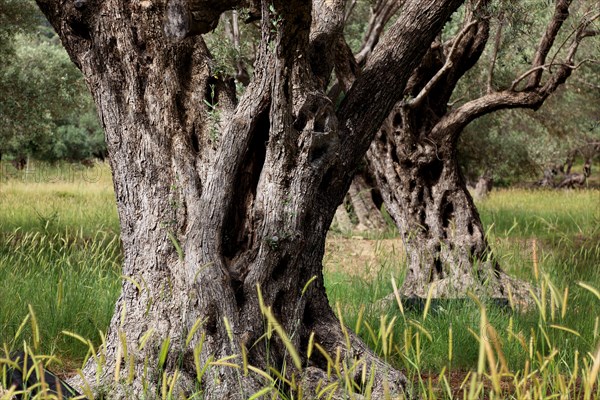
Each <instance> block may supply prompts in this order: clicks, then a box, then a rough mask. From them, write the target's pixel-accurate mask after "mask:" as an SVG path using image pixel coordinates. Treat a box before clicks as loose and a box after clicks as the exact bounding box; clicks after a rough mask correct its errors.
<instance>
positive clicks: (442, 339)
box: [0, 164, 600, 399]
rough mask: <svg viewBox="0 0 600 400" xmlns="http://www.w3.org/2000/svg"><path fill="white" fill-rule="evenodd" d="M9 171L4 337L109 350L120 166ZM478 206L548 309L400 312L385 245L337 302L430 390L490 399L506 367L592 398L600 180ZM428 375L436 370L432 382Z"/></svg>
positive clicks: (9, 342) (339, 279) (62, 352)
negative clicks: (114, 174)
mask: <svg viewBox="0 0 600 400" xmlns="http://www.w3.org/2000/svg"><path fill="white" fill-rule="evenodd" d="M10 168H11V167H8V166H6V165H4V164H2V175H1V176H0V304H1V305H2V306H1V307H0V343H2V344H4V345H5V346H6V347H8V348H14V347H20V346H22V343H23V341H25V342H28V343H32V344H37V346H38V347H37V348H36V349H35V351H36V352H38V353H39V354H54V355H57V356H58V357H59V358H60V359H62V360H64V361H67V364H68V366H67V367H65V368H69V365H70V366H72V365H76V364H77V363H78V362H80V361H81V359H82V358H83V357H84V356H85V354H86V352H87V350H88V349H87V347H86V346H85V345H84V344H82V343H81V342H80V341H79V340H77V339H75V338H73V337H70V336H68V335H65V334H64V333H62V332H63V331H69V332H74V333H76V334H77V335H80V336H81V337H84V338H86V339H91V342H92V344H93V345H94V346H96V347H98V345H99V344H100V343H101V340H102V339H101V335H100V332H103V331H105V330H106V328H107V326H108V324H109V320H110V317H111V316H112V313H113V310H114V302H115V301H116V298H117V296H118V294H119V289H120V264H121V261H122V255H121V248H120V243H119V239H118V219H117V215H116V209H115V204H114V197H113V192H112V184H111V181H110V172H109V170H108V167H107V166H106V165H97V166H95V167H93V168H92V169H89V170H88V169H81V168H78V167H72V166H69V165H67V164H65V165H59V166H55V167H45V166H42V165H38V166H36V165H34V166H33V168H32V169H30V170H29V171H25V172H18V171H14V170H11V169H10ZM478 207H479V210H480V213H481V217H482V219H483V221H484V224H485V226H486V227H487V229H488V230H489V240H490V243H491V245H492V248H493V250H494V252H495V255H496V257H498V259H499V260H500V262H501V264H502V266H503V268H504V269H505V270H507V271H508V272H510V273H511V274H513V275H516V276H518V277H521V278H524V279H529V280H531V281H533V282H534V283H535V285H536V286H537V287H538V288H539V289H540V293H542V299H540V304H544V306H540V307H538V308H537V309H535V310H533V311H530V312H528V313H525V314H523V313H518V312H513V311H511V310H507V309H506V308H499V307H497V306H494V305H487V306H486V307H485V308H481V307H480V305H479V304H478V302H477V300H476V299H468V300H466V301H464V302H462V303H457V304H450V305H448V306H446V307H445V308H443V307H442V308H436V309H430V310H428V312H427V314H426V315H425V313H424V312H423V311H408V310H407V311H403V310H401V309H400V308H399V307H398V305H397V304H396V302H395V300H392V301H388V302H385V301H382V299H384V298H386V296H389V295H390V293H392V292H393V288H392V283H391V277H392V276H393V277H394V279H395V280H396V282H397V283H398V284H400V282H401V279H402V268H403V265H404V260H403V257H402V255H401V252H400V254H398V253H396V252H393V253H385V252H383V253H381V254H380V255H379V258H378V259H379V264H380V266H379V272H378V273H375V274H373V273H371V274H365V275H364V276H362V275H360V274H359V275H350V274H346V273H343V272H339V271H340V270H341V271H343V267H342V266H341V267H340V268H335V271H337V272H335V271H331V272H327V271H326V273H325V280H326V286H327V290H328V295H329V297H330V301H331V303H332V304H334V305H339V308H340V310H341V312H342V315H343V318H344V321H345V322H346V324H347V325H348V326H350V327H351V328H353V329H355V330H356V331H357V332H358V333H359V334H360V336H361V337H362V338H363V339H364V340H365V341H366V342H367V343H368V344H369V345H370V346H371V347H372V348H374V349H375V350H376V351H377V352H379V353H380V354H381V355H382V356H384V357H385V358H387V359H388V360H389V361H390V362H392V363H393V364H395V365H396V366H398V367H400V368H402V369H403V370H404V371H405V372H406V374H407V375H408V376H409V377H410V378H411V379H412V380H413V381H414V382H415V385H416V387H417V389H418V390H420V392H421V393H424V394H427V395H428V396H429V397H430V398H450V397H451V395H449V394H447V393H448V390H449V389H448V388H449V387H452V388H453V389H454V388H455V385H454V384H452V385H450V384H449V385H448V386H446V383H445V382H444V379H446V377H447V378H448V379H450V378H451V377H452V376H453V375H452V374H453V373H460V374H462V375H461V377H464V379H465V381H466V382H467V384H466V385H465V386H464V388H463V389H464V392H465V393H467V395H466V396H467V398H480V394H481V393H482V392H481V391H482V390H483V391H487V393H492V397H493V396H494V395H493V393H494V389H493V388H492V386H493V384H492V383H490V382H492V381H494V379H499V378H498V377H499V376H502V377H503V378H502V379H504V380H505V381H507V382H508V384H509V386H510V387H511V388H512V389H511V390H510V391H511V393H513V395H512V396H513V397H509V398H519V399H521V398H544V393H553V391H561V392H562V393H572V392H573V390H576V388H579V389H577V390H579V394H580V395H582V396H583V394H582V393H583V391H584V390H588V394H589V395H590V396H593V395H594V393H595V395H599V394H600V393H598V389H597V386H596V389H594V390H596V392H593V391H592V389H591V387H592V386H589V385H588V386H589V388H587V389H585V388H586V386H585V379H584V380H583V381H582V380H581V378H582V376H592V375H591V374H592V369H593V362H594V358H593V357H596V349H597V346H598V343H599V341H600V332H599V330H600V327H599V324H600V322H599V313H598V311H597V310H599V309H600V298H598V297H596V295H595V294H594V293H593V292H592V291H590V290H588V289H587V288H586V287H582V286H581V285H579V283H580V282H585V283H586V284H589V285H590V286H591V287H594V288H600V191H598V190H579V191H527V190H516V189H515V190H512V189H511V190H500V191H494V192H492V194H491V196H490V197H489V198H488V199H487V200H485V201H483V202H481V203H480V204H478ZM534 249H535V256H534ZM349 257H350V255H349ZM340 262H341V263H343V261H340ZM534 263H535V264H536V265H537V267H538V269H539V271H540V272H539V274H538V277H537V278H536V277H535V273H534V270H535V268H534ZM584 286H585V285H584ZM567 288H568V289H567ZM565 290H568V292H565ZM565 297H566V300H565ZM30 307H31V308H30ZM30 310H32V311H33V314H32V313H31V312H30ZM267 317H268V316H267ZM34 318H35V321H33V319H34ZM23 321H25V323H24V324H23ZM20 327H23V329H20ZM37 327H39V329H40V338H39V340H38V339H35V340H34V339H33V338H34V336H33V335H32V333H33V332H32V331H33V330H35V329H36V328H37ZM388 327H390V328H389V329H388ZM482 327H483V329H482ZM480 337H483V338H484V340H480V339H479V338H480ZM384 342H385V343H386V345H384ZM490 354H491V356H490ZM482 357H483V358H482ZM489 357H495V358H494V360H495V364H494V363H492V362H491V361H490V358H489ZM500 359H503V360H505V364H506V368H503V363H501V362H500V361H499V360H500ZM482 360H483V364H482ZM575 365H577V368H575ZM469 371H470V372H469ZM476 371H479V372H481V373H482V374H483V373H484V372H485V374H484V375H485V376H486V379H487V380H485V379H483V380H482V378H481V376H482V375H481V374H480V375H477V378H476V379H475V380H474V381H473V382H474V383H472V384H471V383H470V382H471V379H473V378H472V377H473V376H475V375H473V374H474V372H476ZM494 371H495V372H494ZM586 374H588V375H586ZM431 375H435V376H436V377H440V379H439V381H438V380H436V382H430V381H429V380H428V379H429V378H427V377H428V376H431ZM342 378H343V377H342ZM436 379H437V378H436ZM594 379H595V380H597V377H594ZM486 382H487V383H486ZM429 385H431V387H429ZM561 385H562V386H561ZM275 386H276V385H275V384H274V387H275ZM527 390H530V392H529V396H530V397H527V395H526V394H525V393H526V391H527ZM534 392H535V393H538V392H539V393H538V394H535V393H534ZM444 393H446V394H444ZM532 393H534V394H532ZM478 396H479V397H478ZM495 396H496V397H494V398H505V397H501V396H500V397H498V396H499V395H498V394H496V395H495ZM536 396H537V397H536ZM461 397H462V395H461ZM588 398H592V397H588Z"/></svg>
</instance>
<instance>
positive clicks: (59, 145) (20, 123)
mask: <svg viewBox="0 0 600 400" xmlns="http://www.w3.org/2000/svg"><path fill="white" fill-rule="evenodd" d="M3 1H5V0H3ZM16 3H18V5H16ZM6 5H9V6H10V7H8V9H11V7H15V8H17V7H19V6H23V9H22V15H20V16H19V17H17V16H15V17H12V18H11V20H12V21H13V23H14V25H13V26H12V27H9V28H8V29H7V30H3V31H2V34H1V36H2V38H3V40H4V41H3V43H5V44H6V46H5V47H6V49H5V51H4V55H5V56H6V60H7V61H8V62H7V63H6V64H4V65H2V66H0V92H1V93H2V94H3V96H2V97H1V99H0V117H1V118H2V120H3V124H2V125H1V126H0V139H1V140H0V154H10V155H12V156H14V157H24V156H26V155H32V156H34V157H37V158H41V159H45V160H48V161H56V160H58V159H70V160H76V161H80V160H83V159H88V158H91V156H92V155H93V154H102V153H104V152H105V150H104V148H105V145H104V143H103V142H104V140H103V134H102V131H101V128H100V124H99V122H98V119H97V117H96V115H95V110H94V107H93V103H92V101H91V98H90V96H89V94H88V92H87V89H86V88H85V85H84V82H83V79H82V77H81V73H80V72H79V71H78V70H77V69H76V68H75V67H74V66H73V64H72V62H71V61H70V59H69V57H68V55H67V53H66V52H65V51H64V49H63V48H62V46H61V45H60V43H59V41H58V38H57V36H56V35H55V34H54V32H53V31H52V30H51V29H50V28H49V27H48V26H47V23H46V22H45V20H44V19H43V17H41V15H40V14H39V11H37V10H36V11H35V12H34V10H35V9H34V8H33V6H32V3H31V2H29V1H18V2H13V1H8V2H7V4H3V7H4V6H6ZM3 17H4V16H3ZM5 18H8V17H5ZM27 18H29V19H27Z"/></svg>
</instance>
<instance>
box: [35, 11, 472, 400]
mask: <svg viewBox="0 0 600 400" xmlns="http://www.w3.org/2000/svg"><path fill="white" fill-rule="evenodd" d="M212 3H215V2H210V1H197V2H190V3H185V2H176V1H173V2H170V3H167V2H166V1H158V2H151V1H141V2H138V3H129V2H124V1H121V0H106V1H103V2H100V1H97V0H88V1H87V2H79V3H74V4H73V5H70V3H69V5H65V4H63V3H62V2H60V1H51V0H39V2H38V4H39V5H40V8H41V9H42V10H43V11H44V13H45V14H46V15H47V16H48V18H49V20H50V21H51V23H52V25H53V26H54V27H55V29H56V30H57V32H58V33H59V36H60V37H61V40H62V41H63V44H64V45H65V48H66V49H67V51H68V52H69V54H70V56H71V58H72V60H73V61H74V62H75V63H76V64H77V65H78V67H79V68H80V69H81V70H82V71H83V73H84V75H85V77H86V81H87V83H88V86H89V87H90V90H91V91H92V94H93V96H94V99H95V101H96V104H97V106H98V110H99V113H100V117H101V120H102V124H103V126H104V129H105V133H106V139H107V143H108V150H109V160H110V164H111V168H112V171H113V180H114V187H115V196H116V199H117V208H118V213H119V218H120V224H121V237H122V241H123V248H124V253H125V254H124V255H125V257H124V265H123V276H124V277H125V279H124V281H123V286H122V293H121V296H120V297H119V300H118V302H117V305H116V308H115V314H114V317H113V319H112V321H111V325H110V328H109V330H108V333H107V336H106V345H105V347H104V349H103V350H102V351H103V357H105V362H102V360H101V359H99V360H94V359H92V360H91V361H90V362H89V363H88V365H87V366H86V368H85V370H84V375H85V376H86V378H87V380H88V382H91V383H95V385H96V386H98V388H100V389H101V388H107V389H106V390H108V391H109V394H108V395H109V396H110V398H114V399H121V398H122V399H125V398H139V397H142V396H145V397H146V398H153V397H157V396H158V395H159V394H160V393H159V392H160V390H161V387H165V386H164V385H167V387H169V386H171V383H172V382H176V383H175V384H174V392H175V394H176V395H177V396H179V395H188V394H190V393H191V392H193V391H194V390H196V389H197V388H200V389H201V390H202V393H203V396H204V398H206V399H224V398H227V399H238V398H239V399H242V398H248V397H249V396H251V395H252V394H253V393H255V392H256V391H258V390H260V389H261V388H262V387H264V386H267V385H271V384H272V383H270V382H269V381H268V380H266V379H265V378H264V377H263V376H261V375H260V374H252V373H248V374H247V373H246V370H245V369H244V368H241V369H236V368H232V367H231V366H228V363H237V364H239V365H242V364H243V363H244V362H246V363H248V364H250V365H252V366H254V367H256V368H259V369H261V370H262V371H266V372H267V373H269V372H270V370H269V367H272V368H274V369H275V370H276V371H282V372H284V373H285V374H286V375H287V377H288V378H289V379H290V380H291V378H292V377H294V379H295V380H296V381H297V380H298V379H299V377H301V376H303V375H304V376H308V375H310V376H312V377H314V376H318V375H319V374H318V373H315V371H326V370H327V364H326V359H325V358H323V357H320V358H319V357H312V358H310V359H308V357H307V355H306V348H307V343H308V341H309V337H310V335H311V334H313V333H314V337H315V339H316V341H317V342H319V343H321V344H322V346H323V348H324V349H325V350H326V351H327V352H329V353H330V354H336V353H337V352H338V351H339V352H340V354H341V356H342V357H344V359H348V360H354V359H357V360H358V359H361V360H362V361H361V362H364V363H366V364H365V365H366V366H367V367H368V368H367V370H368V371H369V372H368V376H370V373H371V371H373V369H374V368H375V369H376V371H374V372H376V381H375V382H376V385H375V387H374V389H373V390H374V392H373V393H374V394H373V395H374V396H379V397H381V396H383V395H384V392H385V391H386V390H390V391H391V392H392V393H398V392H400V391H402V390H403V389H404V387H405V384H406V380H405V378H404V377H403V376H402V374H400V373H399V372H398V371H396V370H394V369H393V368H388V366H386V365H385V364H384V363H383V362H382V361H380V360H379V359H378V358H377V356H376V355H375V354H374V353H373V352H372V351H371V350H369V349H368V348H367V347H366V346H365V345H364V344H363V343H362V342H361V341H360V340H359V339H358V338H356V337H355V336H354V335H353V334H348V335H347V334H346V331H345V328H344V327H343V326H341V325H340V323H339V321H338V319H337V318H336V316H335V315H334V313H333V311H332V310H331V308H330V307H329V305H328V303H327V297H326V293H325V288H324V284H323V276H322V258H323V253H324V248H325V237H326V234H327V230H328V228H329V226H330V224H331V221H332V219H333V216H334V213H335V209H336V207H337V206H338V204H340V203H341V201H342V200H343V197H344V195H345V193H346V191H347V189H348V187H349V185H350V181H351V178H352V174H353V172H354V171H355V170H356V169H357V168H358V166H359V164H360V161H361V158H362V156H364V154H365V152H366V150H367V148H368V146H369V143H370V141H371V139H372V138H373V136H374V135H375V133H376V131H377V129H378V127H379V126H380V125H381V123H382V121H383V119H384V118H385V117H386V115H387V114H388V113H389V112H390V110H391V108H392V106H393V105H394V104H395V103H396V102H397V101H398V100H399V99H400V97H401V94H402V88H403V87H404V86H405V84H406V81H407V80H408V77H409V76H410V72H411V71H412V70H413V69H414V68H415V66H416V65H417V64H418V62H419V60H420V58H421V57H422V56H423V54H424V53H425V51H426V50H427V45H428V43H430V42H431V41H432V40H433V38H434V37H435V36H436V35H437V33H438V32H439V31H440V30H441V28H442V26H443V24H444V22H445V21H446V20H447V19H448V17H449V16H450V14H451V13H452V12H453V11H454V10H455V9H456V8H457V7H458V5H459V4H460V3H461V2H460V1H457V0H444V1H427V2H423V1H418V0H413V1H408V2H406V4H405V8H404V11H403V13H402V15H401V16H400V17H399V19H398V21H397V22H396V24H395V25H394V26H393V27H392V28H391V29H390V31H389V32H388V35H387V36H386V37H385V38H384V39H382V41H381V43H380V46H378V49H377V50H376V51H375V53H374V54H373V57H372V58H371V60H370V61H369V62H368V63H367V65H366V67H365V72H364V74H363V76H362V77H361V78H359V79H357V80H356V82H355V84H354V86H353V87H352V88H351V89H350V91H349V92H348V95H347V97H346V100H345V101H344V103H343V104H342V106H341V107H340V109H339V110H338V111H337V112H336V110H334V108H333V105H332V103H331V101H330V100H329V99H328V98H327V96H326V95H325V93H324V90H325V88H326V80H327V77H328V76H329V74H330V73H331V68H333V63H332V62H330V60H329V57H331V55H329V53H327V52H324V53H320V52H319V49H327V48H329V47H331V46H330V45H331V43H332V42H333V41H334V40H337V38H338V37H339V32H341V31H336V29H339V28H338V27H339V25H340V24H341V23H342V21H343V7H340V5H343V2H335V1H334V2H331V1H315V2H314V3H313V4H310V3H307V2H305V1H301V0H294V1H282V0H279V1H268V2H267V1H264V2H261V4H260V6H259V7H258V9H259V10H260V15H261V32H262V38H261V44H260V47H259V50H258V55H257V60H256V65H255V73H254V76H253V77H252V80H251V82H250V83H249V85H248V87H247V88H246V90H245V92H244V94H243V96H242V97H241V98H240V99H239V100H238V99H236V96H235V89H234V87H233V84H232V82H231V80H230V79H228V78H226V77H222V76H218V75H215V73H214V71H212V65H213V63H212V59H211V56H210V52H209V49H207V47H206V45H205V43H204V41H203V40H202V37H201V36H199V35H198V33H201V32H205V31H207V30H210V29H212V28H211V27H213V25H214V23H216V21H218V18H219V15H220V13H221V12H222V11H223V10H225V9H228V8H232V7H234V6H236V5H238V3H237V2H234V1H229V2H217V3H219V4H218V5H217V4H216V3H215V4H212ZM213 6H214V7H213ZM177 7H179V8H177ZM340 9H341V16H342V17H338V13H340ZM190 10H191V11H190ZM317 11H318V12H319V18H314V16H315V13H316V12H317ZM186 13H188V14H186ZM194 13H196V14H194ZM186 15H187V17H186ZM189 15H191V17H190V16H189ZM186 18H188V19H186ZM189 18H192V19H194V21H196V22H194V23H190V22H189ZM186 21H187V22H186ZM198 21H200V22H201V24H200V23H197V22H198ZM415 43H417V44H419V45H415ZM319 54H320V55H319ZM319 57H323V60H322V62H319V61H320V58H319ZM375 80H376V81H377V83H376V84H375V85H373V82H374V81H375ZM372 93H375V99H374V101H373V102H372V103H369V104H368V105H367V106H365V102H364V98H365V96H367V95H368V94H372ZM309 282H310V283H309ZM257 288H260V291H261V293H262V301H263V302H264V304H265V305H266V306H268V307H269V310H270V311H269V312H270V313H272V315H273V316H274V317H275V318H276V319H277V320H278V321H279V323H280V324H281V326H282V328H283V329H284V330H285V331H286V332H288V335H289V337H290V340H291V344H292V345H293V346H294V347H295V348H297V349H298V351H299V354H300V358H301V364H302V365H301V368H300V369H298V368H297V366H296V365H295V359H293V358H292V357H290V351H289V349H288V347H287V346H286V343H285V342H284V341H283V340H280V338H278V337H277V336H276V335H273V337H272V338H271V339H270V340H269V341H267V338H266V337H265V336H264V333H265V329H266V328H265V320H264V318H263V313H264V309H261V305H260V302H259V296H258V293H257ZM346 337H349V338H350V346H349V348H348V347H347V346H345V344H346V339H345V338H346ZM242 354H243V355H244V362H243V361H242ZM229 356H234V358H232V359H228V358H226V357H229ZM223 359H225V360H226V361H221V362H217V360H223ZM248 364H244V365H246V366H247V365H248ZM204 365H208V368H207V369H206V370H205V373H204V375H203V376H202V377H201V378H198V376H199V375H198V374H199V371H201V370H202V366H204ZM98 371H99V372H98ZM309 372H310V373H309ZM175 378H177V379H175ZM165 380H166V381H165ZM306 381H307V382H311V379H309V377H307V379H306ZM282 385H283V384H282ZM311 387H312V386H311V385H310V384H308V386H307V388H308V389H307V390H309V391H308V392H306V391H305V394H306V395H308V396H311V395H312V394H313V393H310V388H311ZM98 388H97V389H98ZM312 389H313V390H314V389H315V387H312ZM281 390H282V391H283V392H285V393H288V392H292V391H294V390H297V388H294V387H289V385H288V386H286V385H283V386H282V388H281ZM343 395H344V394H343V391H342V393H341V394H340V396H343ZM379 397H378V398H379Z"/></svg>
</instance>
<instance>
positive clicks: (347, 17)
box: [344, 0, 357, 23]
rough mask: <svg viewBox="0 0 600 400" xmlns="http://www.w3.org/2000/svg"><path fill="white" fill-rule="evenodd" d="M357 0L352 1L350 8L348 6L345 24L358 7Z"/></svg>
mask: <svg viewBox="0 0 600 400" xmlns="http://www.w3.org/2000/svg"><path fill="white" fill-rule="evenodd" d="M356 2H357V0H352V1H351V2H350V4H349V5H348V6H346V12H345V13H344V23H346V22H348V19H349V18H350V16H351V15H352V11H354V7H356Z"/></svg>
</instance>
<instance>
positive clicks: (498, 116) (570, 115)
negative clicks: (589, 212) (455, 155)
mask: <svg viewBox="0 0 600 400" xmlns="http://www.w3.org/2000/svg"><path fill="white" fill-rule="evenodd" d="M592 3H593V2H580V3H578V4H576V5H573V7H572V9H571V16H570V20H569V21H577V20H578V18H580V17H581V15H582V14H583V13H585V12H586V10H588V8H589V7H590V5H591V4H592ZM552 9H553V3H552V2H539V1H529V2H519V3H515V2H497V3H494V6H493V7H492V9H491V10H490V13H491V16H492V22H493V24H492V29H491V39H490V41H489V43H488V46H487V48H486V51H485V53H484V54H483V56H482V58H481V60H480V62H479V63H478V64H477V65H476V66H475V67H474V68H473V69H472V70H471V71H469V73H467V75H466V77H465V79H463V82H461V83H460V85H459V87H458V88H457V90H456V91H455V95H454V97H455V101H458V102H460V101H461V99H463V98H472V97H474V96H479V95H482V94H484V93H485V91H486V90H487V82H488V79H490V75H489V74H490V68H492V70H493V76H492V80H491V83H492V88H491V89H492V90H494V89H504V88H506V87H509V86H510V85H511V82H512V81H513V80H514V79H515V78H516V77H518V76H519V75H521V74H522V73H523V72H525V71H527V69H528V68H530V67H529V64H530V63H531V60H532V59H533V57H534V54H533V49H535V48H536V46H537V40H539V39H538V38H539V37H540V35H541V32H542V29H544V26H545V24H546V21H547V19H548V18H549V15H550V13H551V12H552ZM573 24H574V22H569V23H568V24H567V25H566V26H565V29H564V30H563V31H562V32H561V34H560V35H559V37H558V38H557V41H556V42H557V43H558V44H559V45H557V46H556V47H557V50H556V51H555V52H553V53H551V54H550V56H551V57H552V58H551V60H552V59H554V58H556V57H557V56H558V55H560V54H562V53H564V52H565V51H566V48H565V47H566V46H564V44H563V45H562V46H561V45H560V43H566V40H567V39H568V38H569V36H570V35H572V31H573V30H574V29H575V28H576V27H575V26H573ZM596 27H597V23H596ZM498 32H500V33H498ZM496 35H500V42H499V43H500V46H499V47H498V49H497V54H496V56H497V58H496V59H495V60H494V59H493V57H494V54H495V50H496V47H495V43H494V41H495V39H496ZM599 51H600V40H598V39H597V38H592V39H590V40H584V41H583V42H582V44H581V46H580V49H579V51H578V60H579V61H580V62H582V63H581V65H579V67H578V68H577V69H576V70H574V71H573V76H572V77H570V78H569V80H568V81H567V82H566V83H565V84H564V85H563V86H562V88H560V89H559V90H558V91H557V92H556V93H554V94H553V95H552V96H550V98H549V99H548V100H547V101H546V102H545V103H544V105H543V106H542V107H541V108H540V109H539V110H537V111H532V110H504V111H502V112H496V113H494V114H491V115H487V116H485V117H483V118H480V119H478V120H476V121H475V122H473V123H471V124H470V125H469V126H468V127H467V128H466V129H465V131H464V133H463V135H462V136H461V138H460V145H459V154H460V155H459V159H460V163H461V165H462V166H463V170H464V171H465V174H466V176H467V178H468V179H469V180H470V181H474V180H476V179H477V178H478V177H479V176H481V175H484V174H485V175H490V177H492V178H494V180H495V182H499V183H501V184H512V183H515V182H518V181H522V180H523V179H531V178H532V177H534V176H540V175H541V173H542V171H543V169H544V168H546V167H548V166H549V165H554V164H557V163H560V164H562V163H564V162H565V161H566V159H567V157H568V155H569V153H571V152H573V151H577V149H579V148H581V147H582V146H586V145H587V144H589V143H600V129H599V128H598V126H599V121H600V120H599V119H598V118H599V117H598V113H597V110H598V107H600V92H599V91H598V85H597V78H595V77H597V76H598V73H600V66H599V65H598V62H597V55H598V54H599V53H598V52H599ZM492 64H493V67H492Z"/></svg>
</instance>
